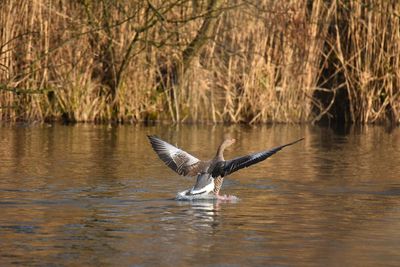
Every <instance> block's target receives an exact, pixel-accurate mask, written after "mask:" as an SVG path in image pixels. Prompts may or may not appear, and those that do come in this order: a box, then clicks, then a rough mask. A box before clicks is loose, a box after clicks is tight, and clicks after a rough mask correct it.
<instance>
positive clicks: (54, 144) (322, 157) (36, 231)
mask: <svg viewBox="0 0 400 267" xmlns="http://www.w3.org/2000/svg"><path fill="white" fill-rule="evenodd" d="M146 134H157V135H159V136H161V137H163V138H164V139H166V140H168V141H170V142H171V143H173V144H179V146H180V147H182V148H185V149H186V150H187V151H189V152H191V153H192V154H194V155H196V156H197V157H199V158H204V159H206V158H209V157H211V156H212V155H214V153H215V149H216V147H217V146H218V144H219V142H220V141H221V140H222V138H223V137H224V135H230V136H232V137H234V138H236V139H237V143H236V144H235V145H234V146H233V147H232V148H231V149H229V150H227V151H226V158H230V157H235V156H239V155H244V154H246V153H247V152H254V151H259V150H261V149H263V148H270V147H273V146H276V145H279V144H284V143H287V142H290V141H293V140H296V139H297V138H299V137H305V140H304V141H302V142H301V143H299V144H296V145H294V146H292V147H287V148H285V149H284V150H282V151H280V152H278V153H277V154H276V155H274V156H273V157H272V158H270V159H268V160H267V161H265V162H263V163H259V164H258V165H256V166H252V167H251V168H248V169H244V170H241V171H239V172H237V173H234V174H232V175H231V176H229V177H228V178H226V179H225V183H224V186H223V188H222V193H223V194H231V195H235V196H237V197H238V198H240V201H237V202H234V203H225V202H211V201H210V202H207V201H202V202H179V201H176V200H174V199H173V198H174V196H175V194H176V193H177V192H178V191H182V190H185V189H187V188H189V187H190V186H191V185H192V183H193V181H192V180H190V179H187V178H183V177H179V176H178V175H176V174H175V173H173V172H172V171H171V170H170V169H168V168H167V167H166V166H164V164H163V163H162V162H161V161H160V160H159V159H158V158H157V157H156V155H155V153H154V152H153V151H152V150H151V147H150V145H149V144H148V142H147V139H146ZM0 212H1V216H0V265H1V266H9V265H23V266H157V265H162V266H190V265H194V266H251V265H253V266H265V265H269V266H326V265H328V266H398V263H399V262H400V130H399V129H386V128H384V127H363V128H350V129H344V130H343V131H335V130H331V129H328V128H320V127H314V126H296V125H294V126H285V125H278V126H256V127H245V126H178V127H176V126H161V125H159V126H152V127H143V126H119V127H109V126H93V125H75V126H62V125H44V126H38V125H36V126H35V125H17V126H10V125H3V126H1V127H0Z"/></svg>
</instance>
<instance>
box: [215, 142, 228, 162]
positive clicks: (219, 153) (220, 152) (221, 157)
mask: <svg viewBox="0 0 400 267" xmlns="http://www.w3.org/2000/svg"><path fill="white" fill-rule="evenodd" d="M225 148H226V145H225V143H222V144H221V145H220V146H219V147H218V151H217V155H216V157H217V158H218V159H219V160H224V150H225Z"/></svg>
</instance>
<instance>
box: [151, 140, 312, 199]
mask: <svg viewBox="0 0 400 267" xmlns="http://www.w3.org/2000/svg"><path fill="white" fill-rule="evenodd" d="M147 137H148V138H149V141H150V144H151V146H152V148H153V150H154V151H155V152H156V154H157V155H158V157H159V158H160V159H161V160H162V161H163V162H164V163H165V164H166V165H167V166H168V167H169V168H171V169H172V170H173V171H175V172H176V173H178V174H179V175H182V176H188V177H197V178H196V183H195V184H194V186H193V187H192V188H191V189H189V190H186V191H184V192H182V193H180V194H183V195H185V196H197V197H202V196H210V195H211V196H215V197H216V198H217V199H221V200H224V199H225V200H226V198H227V196H226V195H225V196H221V195H220V194H219V192H220V190H221V187H222V183H223V181H224V177H225V176H227V175H229V174H231V173H233V172H236V171H238V170H240V169H242V168H247V167H249V166H251V165H253V164H256V163H258V162H261V161H263V160H265V159H267V158H269V157H270V156H272V155H273V154H275V153H276V152H278V151H280V150H281V149H282V148H284V147H287V146H291V145H294V144H296V143H297V142H300V141H301V140H303V139H304V138H300V139H298V140H296V141H294V142H291V143H288V144H285V145H280V146H277V147H274V148H271V149H268V150H263V151H260V152H256V153H251V154H248V155H245V156H241V157H237V158H233V159H230V160H225V159H224V151H225V149H226V148H227V147H229V146H231V145H233V144H234V143H235V142H236V140H235V139H232V138H228V139H225V140H224V141H223V142H222V143H221V145H220V146H219V147H218V150H217V153H216V155H215V156H214V157H213V158H212V159H211V160H200V159H198V158H196V157H195V156H193V155H191V154H189V153H188V152H186V151H184V150H182V149H180V148H178V147H176V146H174V145H171V144H170V143H168V142H166V141H164V140H162V139H160V138H159V137H157V136H155V135H148V136H147Z"/></svg>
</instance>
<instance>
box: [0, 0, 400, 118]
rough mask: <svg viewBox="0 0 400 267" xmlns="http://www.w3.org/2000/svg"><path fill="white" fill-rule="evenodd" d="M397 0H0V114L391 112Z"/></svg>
mask: <svg viewBox="0 0 400 267" xmlns="http://www.w3.org/2000/svg"><path fill="white" fill-rule="evenodd" d="M399 47H400V3H399V2H398V1H394V0H392V1H345V2H342V1H335V0H332V1H323V0H315V1H305V0H303V1H302V0H291V1H268V0H263V1H240V0H238V1H226V2H225V1H222V0H203V1H197V0H191V1H188V0H181V1H179V0H169V1H159V0H155V1H127V0H121V1H116V0H101V1H92V0H79V1H71V0H61V1H50V0H33V1H26V0H3V1H1V2H0V119H1V120H12V121H16V120H40V121H44V120H60V119H62V120H67V121H117V122H139V121H147V120H172V121H175V122H182V121H208V122H235V123H236V122H245V123H260V122H301V121H312V122H316V121H319V120H321V119H323V120H335V121H339V122H361V123H369V122H383V121H390V122H395V123H398V122H399V121H400V90H399V87H400V53H399Z"/></svg>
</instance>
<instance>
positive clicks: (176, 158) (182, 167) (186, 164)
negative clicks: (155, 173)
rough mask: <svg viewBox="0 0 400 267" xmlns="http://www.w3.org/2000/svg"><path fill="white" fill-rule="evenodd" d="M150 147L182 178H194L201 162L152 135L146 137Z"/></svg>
mask: <svg viewBox="0 0 400 267" xmlns="http://www.w3.org/2000/svg"><path fill="white" fill-rule="evenodd" d="M147 137H148V138H149V140H150V143H151V146H152V147H153V149H154V151H155V152H156V153H157V155H158V156H159V157H160V159H161V160H162V161H164V163H165V164H167V166H168V167H170V168H171V169H172V170H174V171H175V172H177V173H178V174H180V175H183V176H195V175H197V173H198V172H199V170H198V169H199V168H200V167H201V165H202V164H201V163H202V161H200V160H199V159H198V158H196V157H194V156H192V155H190V154H189V153H187V152H186V151H183V150H181V149H179V148H177V147H175V146H173V145H171V144H169V143H167V142H165V141H163V140H161V139H160V138H158V137H157V136H154V135H148V136H147Z"/></svg>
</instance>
